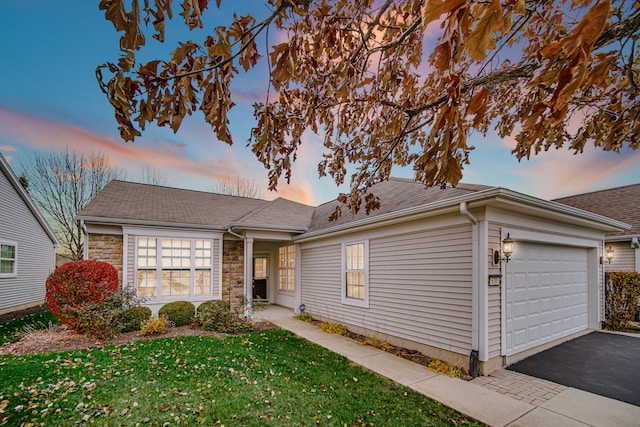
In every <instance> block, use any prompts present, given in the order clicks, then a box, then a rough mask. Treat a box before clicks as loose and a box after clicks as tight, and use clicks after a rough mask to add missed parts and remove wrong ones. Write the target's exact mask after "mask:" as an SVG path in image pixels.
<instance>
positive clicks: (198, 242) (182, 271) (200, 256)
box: [136, 237, 213, 298]
mask: <svg viewBox="0 0 640 427" xmlns="http://www.w3.org/2000/svg"><path fill="white" fill-rule="evenodd" d="M136 266H137V272H136V277H137V289H138V296H139V297H143V298H144V297H158V296H160V297H183V296H195V295H211V294H212V288H213V286H212V268H213V241H212V240H210V239H182V238H159V237H138V238H137V249H136Z"/></svg>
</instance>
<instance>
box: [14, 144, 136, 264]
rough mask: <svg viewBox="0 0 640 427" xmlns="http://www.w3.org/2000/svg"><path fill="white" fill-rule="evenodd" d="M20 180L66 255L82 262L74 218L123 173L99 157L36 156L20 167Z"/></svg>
mask: <svg viewBox="0 0 640 427" xmlns="http://www.w3.org/2000/svg"><path fill="white" fill-rule="evenodd" d="M21 168H22V176H24V177H25V178H26V180H27V182H28V183H29V195H30V196H31V199H32V200H33V201H34V203H35V204H36V205H37V206H38V208H39V209H40V211H41V212H42V213H43V215H44V216H45V218H46V219H47V221H48V222H49V224H50V225H51V227H52V228H53V230H54V231H55V233H56V236H57V237H58V240H59V241H60V243H61V246H62V248H63V250H64V251H65V252H68V255H69V256H70V257H71V258H72V259H74V260H78V259H82V257H83V253H84V238H83V236H82V230H81V228H80V225H79V224H78V223H77V221H76V219H75V217H76V214H77V213H78V212H79V211H80V210H81V209H82V208H83V207H84V206H85V205H86V204H87V203H89V201H90V200H91V199H92V198H93V197H94V196H95V195H96V194H98V192H99V191H100V190H102V188H104V186H105V185H107V184H108V183H109V181H111V180H112V179H119V178H123V177H124V176H125V173H124V171H122V170H119V169H116V168H114V167H112V166H111V165H110V164H109V159H108V158H107V157H106V156H105V155H104V154H101V153H89V154H84V153H78V152H75V151H73V152H70V151H69V149H68V148H67V149H65V150H64V151H63V152H60V153H50V154H37V155H36V156H35V157H34V159H33V160H32V161H31V162H29V163H27V164H24V163H23V164H21Z"/></svg>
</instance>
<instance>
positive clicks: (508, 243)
mask: <svg viewBox="0 0 640 427" xmlns="http://www.w3.org/2000/svg"><path fill="white" fill-rule="evenodd" d="M513 244H514V242H513V239H512V238H511V236H510V235H509V233H507V237H505V238H504V240H503V241H502V253H503V254H504V258H500V251H495V252H494V253H493V263H494V264H500V261H504V262H509V260H510V259H511V254H512V253H513Z"/></svg>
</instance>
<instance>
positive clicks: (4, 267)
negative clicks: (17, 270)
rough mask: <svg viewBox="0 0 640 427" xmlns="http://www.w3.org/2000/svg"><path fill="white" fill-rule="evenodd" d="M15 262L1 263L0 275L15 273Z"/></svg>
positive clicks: (6, 261) (4, 261)
mask: <svg viewBox="0 0 640 427" xmlns="http://www.w3.org/2000/svg"><path fill="white" fill-rule="evenodd" d="M13 263H14V261H9V260H6V259H3V260H1V261H0V273H13Z"/></svg>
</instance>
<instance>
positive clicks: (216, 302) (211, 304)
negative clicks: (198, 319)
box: [198, 299, 231, 314]
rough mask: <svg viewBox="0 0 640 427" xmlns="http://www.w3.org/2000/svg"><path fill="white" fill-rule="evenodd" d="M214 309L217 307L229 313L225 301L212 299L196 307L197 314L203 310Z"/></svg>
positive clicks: (227, 304)
mask: <svg viewBox="0 0 640 427" xmlns="http://www.w3.org/2000/svg"><path fill="white" fill-rule="evenodd" d="M214 307H219V308H220V309H221V310H227V311H231V309H230V307H229V303H228V302H227V301H223V300H219V299H212V300H208V301H205V302H203V303H202V304H200V305H199V306H198V314H200V312H201V311H203V310H208V309H210V308H214Z"/></svg>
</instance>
